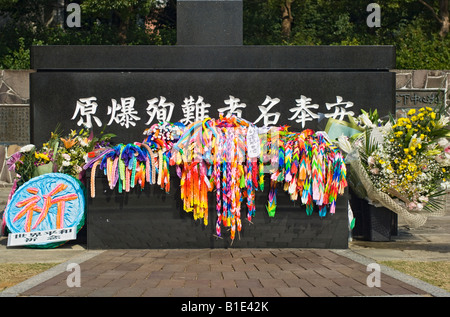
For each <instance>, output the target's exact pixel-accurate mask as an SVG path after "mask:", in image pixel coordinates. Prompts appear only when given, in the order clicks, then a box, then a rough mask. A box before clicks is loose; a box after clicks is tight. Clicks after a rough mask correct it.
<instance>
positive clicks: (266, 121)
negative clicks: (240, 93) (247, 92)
mask: <svg viewBox="0 0 450 317" xmlns="http://www.w3.org/2000/svg"><path fill="white" fill-rule="evenodd" d="M279 102H280V99H279V98H271V97H269V96H266V100H264V102H263V103H262V105H261V106H258V108H259V110H260V111H261V115H260V116H259V117H258V119H256V121H255V122H253V123H254V124H256V123H257V122H259V121H260V120H261V119H263V120H264V126H268V125H271V124H273V125H275V124H277V122H278V119H279V118H280V113H279V112H274V113H269V110H270V109H272V107H273V106H275V105H276V104H278V103H279ZM269 103H270V104H269ZM267 104H269V106H267V107H263V106H265V105H267ZM270 117H274V118H273V119H272V120H270Z"/></svg>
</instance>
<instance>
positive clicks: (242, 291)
mask: <svg viewBox="0 0 450 317" xmlns="http://www.w3.org/2000/svg"><path fill="white" fill-rule="evenodd" d="M224 292H225V296H226V297H252V292H251V291H250V289H249V288H236V287H233V288H230V287H225V288H224Z"/></svg>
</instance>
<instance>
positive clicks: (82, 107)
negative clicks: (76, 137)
mask: <svg viewBox="0 0 450 317" xmlns="http://www.w3.org/2000/svg"><path fill="white" fill-rule="evenodd" d="M95 101H97V97H88V98H80V99H78V100H77V106H76V108H75V112H74V114H73V116H72V119H71V120H74V119H75V118H76V117H77V115H80V120H78V122H77V125H79V126H81V125H85V126H86V127H87V128H89V129H90V128H92V119H94V121H95V123H96V124H97V125H98V126H99V127H101V126H102V122H101V121H100V119H99V118H98V117H96V116H94V114H95V112H96V111H97V107H98V104H97V103H96V102H95Z"/></svg>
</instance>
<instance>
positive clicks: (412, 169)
mask: <svg viewBox="0 0 450 317" xmlns="http://www.w3.org/2000/svg"><path fill="white" fill-rule="evenodd" d="M349 120H351V121H353V122H355V123H356V124H358V125H359V126H360V127H362V128H363V132H361V133H360V134H356V135H353V136H352V137H351V138H349V137H344V136H341V137H339V138H338V143H339V146H340V148H341V149H342V150H343V151H345V152H347V153H348V154H347V158H346V162H347V163H348V164H349V165H350V168H349V184H350V186H351V187H352V189H353V191H354V192H355V193H356V194H357V195H358V196H359V197H361V198H366V199H367V200H369V202H370V203H371V204H374V205H381V206H383V207H385V208H387V209H390V210H392V211H393V212H395V213H397V214H398V215H400V216H402V217H403V219H404V220H405V221H406V223H407V224H408V225H409V226H411V227H419V226H421V225H423V224H424V223H425V222H426V219H427V216H429V215H441V214H442V212H443V199H442V196H443V195H444V194H445V193H446V188H447V186H448V185H447V184H448V180H449V177H450V144H449V143H448V141H447V139H446V137H447V135H448V133H449V130H448V129H447V125H448V123H449V117H448V116H447V114H446V112H445V108H444V107H443V106H441V107H437V108H436V109H432V108H430V107H423V108H420V109H411V110H409V111H408V112H407V115H406V116H405V117H400V118H393V117H392V116H390V117H389V119H388V120H386V121H382V120H380V119H379V118H378V115H377V112H376V111H374V112H365V111H362V114H361V115H360V116H358V117H357V118H353V117H350V118H349Z"/></svg>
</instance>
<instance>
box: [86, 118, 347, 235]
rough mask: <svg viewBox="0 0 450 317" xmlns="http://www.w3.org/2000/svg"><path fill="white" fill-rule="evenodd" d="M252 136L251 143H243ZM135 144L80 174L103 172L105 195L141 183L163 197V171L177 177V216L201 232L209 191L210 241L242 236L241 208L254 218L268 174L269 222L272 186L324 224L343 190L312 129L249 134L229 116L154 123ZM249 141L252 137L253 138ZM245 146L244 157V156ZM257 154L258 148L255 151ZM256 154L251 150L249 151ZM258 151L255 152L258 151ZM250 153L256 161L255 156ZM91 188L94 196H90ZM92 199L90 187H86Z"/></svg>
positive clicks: (337, 166)
mask: <svg viewBox="0 0 450 317" xmlns="http://www.w3.org/2000/svg"><path fill="white" fill-rule="evenodd" d="M255 131H257V135H258V138H257V139H259V141H257V143H256V144H255V143H252V144H250V142H254V138H253V139H252V140H253V141H250V140H251V139H250V138H249V135H251V134H254V133H255ZM144 134H145V135H146V139H145V140H144V141H143V142H142V143H133V144H126V145H124V144H119V145H117V146H115V147H113V148H110V149H105V150H104V151H103V152H102V153H101V154H100V155H99V156H97V157H95V158H93V159H92V160H91V161H90V162H89V163H88V164H87V165H86V166H85V168H92V172H91V175H92V176H91V181H92V182H93V183H92V185H95V184H94V177H95V170H96V168H97V167H98V168H100V169H101V170H103V172H104V173H105V175H106V176H107V179H108V184H109V186H110V188H111V189H114V188H115V187H118V191H119V193H121V192H122V191H123V190H125V191H130V189H131V188H133V187H135V186H138V187H139V186H140V188H141V189H142V188H144V184H145V183H146V182H148V183H150V184H158V185H159V186H160V187H161V188H162V189H164V190H165V191H166V192H169V190H170V173H169V168H170V166H175V168H176V174H177V175H178V177H179V178H180V187H181V188H180V189H181V199H182V200H183V209H184V210H185V211H186V212H192V213H193V217H194V219H195V220H197V219H202V220H203V223H204V224H205V225H208V205H209V204H208V192H212V191H213V190H215V202H216V217H217V221H216V224H215V225H216V235H217V236H218V237H221V235H222V227H226V228H229V230H230V232H231V235H230V237H231V239H232V240H233V239H234V238H235V236H236V232H238V233H239V232H240V231H241V229H242V220H241V214H242V212H241V206H242V204H243V203H244V200H245V205H246V206H247V215H246V218H247V220H248V221H249V222H251V221H252V218H253V217H254V216H255V211H256V208H255V195H256V191H263V190H264V178H265V177H264V174H265V172H266V170H267V171H268V174H269V175H270V184H269V195H268V203H267V206H266V208H267V212H268V214H269V216H270V217H273V216H274V215H275V212H276V206H277V198H276V197H277V190H278V187H279V185H281V187H282V188H283V190H284V191H286V192H287V193H288V194H289V196H290V198H291V200H292V201H297V200H300V201H301V203H302V204H303V205H305V206H306V213H307V214H308V215H311V214H312V212H313V209H314V205H316V206H318V209H319V215H320V216H321V217H324V216H325V215H326V214H327V212H328V210H329V212H330V213H332V214H333V213H335V208H336V200H337V196H338V195H339V194H342V193H343V190H344V188H345V187H346V186H347V181H346V166H345V162H344V159H343V156H342V154H341V153H340V151H339V150H338V148H337V147H336V146H335V145H333V144H332V143H331V142H329V141H327V139H326V137H325V135H324V134H322V133H320V132H318V133H314V131H312V130H309V129H308V130H304V131H302V132H290V131H288V127H285V126H282V127H271V128H263V129H261V128H257V127H255V126H254V125H253V124H252V123H249V122H247V121H246V120H244V119H241V118H238V117H236V116H231V117H223V116H220V118H219V119H211V118H206V119H205V120H202V121H197V122H193V123H191V124H190V125H188V126H187V127H185V126H184V125H182V124H179V123H176V124H172V123H159V124H155V125H153V126H151V127H150V128H148V129H146V130H145V132H144ZM253 137H254V135H253ZM250 147H251V149H252V151H250ZM258 147H259V149H258ZM255 150H256V151H255ZM259 150H260V151H259ZM255 153H257V154H255ZM93 188H94V189H93ZM91 196H92V197H94V196H95V186H91Z"/></svg>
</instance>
